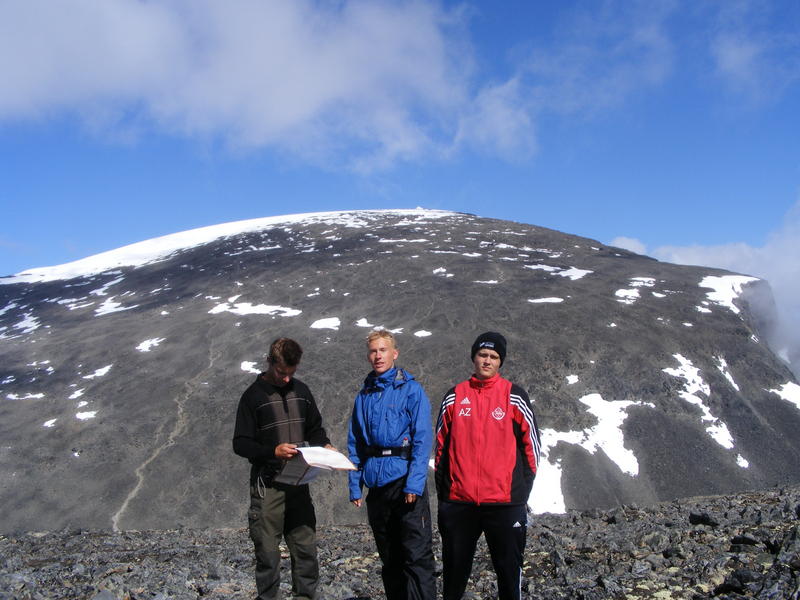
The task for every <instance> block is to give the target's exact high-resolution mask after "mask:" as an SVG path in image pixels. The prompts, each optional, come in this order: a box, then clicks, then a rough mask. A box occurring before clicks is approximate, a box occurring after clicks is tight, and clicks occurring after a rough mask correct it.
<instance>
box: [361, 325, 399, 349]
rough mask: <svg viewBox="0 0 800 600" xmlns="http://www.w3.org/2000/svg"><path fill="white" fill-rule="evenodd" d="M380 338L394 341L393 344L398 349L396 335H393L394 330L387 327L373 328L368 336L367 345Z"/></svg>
mask: <svg viewBox="0 0 800 600" xmlns="http://www.w3.org/2000/svg"><path fill="white" fill-rule="evenodd" d="M378 338H380V339H384V340H389V341H390V342H392V346H394V349H395V350H397V341H396V340H395V338H394V335H392V332H391V331H389V330H387V329H373V330H372V331H370V332H369V335H368V336H367V346H369V345H370V344H371V343H372V342H374V341H375V340H377V339H378Z"/></svg>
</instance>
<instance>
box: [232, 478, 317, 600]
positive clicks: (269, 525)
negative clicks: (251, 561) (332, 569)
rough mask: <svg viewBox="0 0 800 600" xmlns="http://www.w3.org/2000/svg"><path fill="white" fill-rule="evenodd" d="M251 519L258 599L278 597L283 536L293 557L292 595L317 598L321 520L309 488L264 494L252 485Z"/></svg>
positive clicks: (270, 489)
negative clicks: (319, 526) (315, 512)
mask: <svg viewBox="0 0 800 600" xmlns="http://www.w3.org/2000/svg"><path fill="white" fill-rule="evenodd" d="M261 495H263V498H262V497H261ZM247 520H248V525H249V527H250V539H251V540H253V545H254V546H255V553H256V590H257V591H258V596H257V600H275V599H276V598H278V592H279V590H280V566H281V552H280V548H279V544H280V541H281V537H283V539H284V540H285V541H286V546H287V547H288V548H289V555H290V557H291V563H292V595H293V596H294V597H295V598H297V599H298V600H313V599H314V598H316V589H317V582H318V580H319V563H318V561H317V535H316V526H317V519H316V515H315V514H314V505H313V504H312V503H311V494H310V492H309V490H308V485H298V486H289V485H287V486H280V488H275V487H266V488H265V487H261V489H260V493H259V489H258V488H257V487H256V486H251V488H250V510H249V511H248V514H247Z"/></svg>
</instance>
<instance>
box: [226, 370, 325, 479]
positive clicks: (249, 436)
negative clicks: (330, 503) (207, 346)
mask: <svg viewBox="0 0 800 600" xmlns="http://www.w3.org/2000/svg"><path fill="white" fill-rule="evenodd" d="M285 442H289V443H292V444H301V443H302V442H307V443H308V444H309V445H311V446H325V445H327V444H330V440H329V439H328V435H327V434H326V433H325V428H324V427H323V426H322V416H321V415H320V413H319V409H318V408H317V403H316V401H315V400H314V396H313V395H312V394H311V390H309V389H308V386H307V385H306V384H304V383H303V382H302V381H300V380H298V379H294V378H293V379H291V380H290V381H289V383H287V384H286V385H285V386H283V387H278V386H275V385H272V384H271V383H268V382H267V381H266V379H264V373H261V374H260V375H259V376H258V377H256V380H255V381H254V382H253V383H252V384H251V385H250V387H248V388H247V389H246V390H245V392H244V394H242V398H241V400H239V408H238V410H237V411H236V427H235V428H234V432H233V451H234V452H235V453H236V454H238V455H239V456H243V457H244V458H246V459H248V460H249V461H250V464H251V465H252V466H251V468H250V485H255V484H256V481H257V479H258V477H259V475H260V476H261V479H262V481H263V482H264V483H265V484H266V485H269V483H270V481H271V480H272V478H273V477H274V476H275V475H276V474H277V473H278V471H280V469H281V467H282V466H283V461H282V460H280V459H278V458H275V448H276V447H277V446H278V445H279V444H283V443H285Z"/></svg>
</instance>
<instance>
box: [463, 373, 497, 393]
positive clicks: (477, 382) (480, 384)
mask: <svg viewBox="0 0 800 600" xmlns="http://www.w3.org/2000/svg"><path fill="white" fill-rule="evenodd" d="M501 379H502V377H501V376H500V373H498V374H497V375H495V376H494V377H490V378H489V379H478V378H477V377H475V375H473V376H472V377H470V378H469V385H470V387H474V388H479V389H480V388H490V387H492V386H493V385H494V384H495V383H497V382H498V381H500V380H501Z"/></svg>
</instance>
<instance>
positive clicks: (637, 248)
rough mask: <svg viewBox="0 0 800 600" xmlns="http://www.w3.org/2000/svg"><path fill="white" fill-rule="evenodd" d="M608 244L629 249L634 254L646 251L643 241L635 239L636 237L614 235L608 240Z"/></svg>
mask: <svg viewBox="0 0 800 600" xmlns="http://www.w3.org/2000/svg"><path fill="white" fill-rule="evenodd" d="M609 246H615V247H617V248H623V249H625V250H630V251H631V252H635V253H636V254H644V253H645V252H647V246H645V245H644V243H643V242H641V241H639V240H637V239H636V238H629V237H624V236H620V237H616V238H614V239H613V240H611V242H609Z"/></svg>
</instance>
